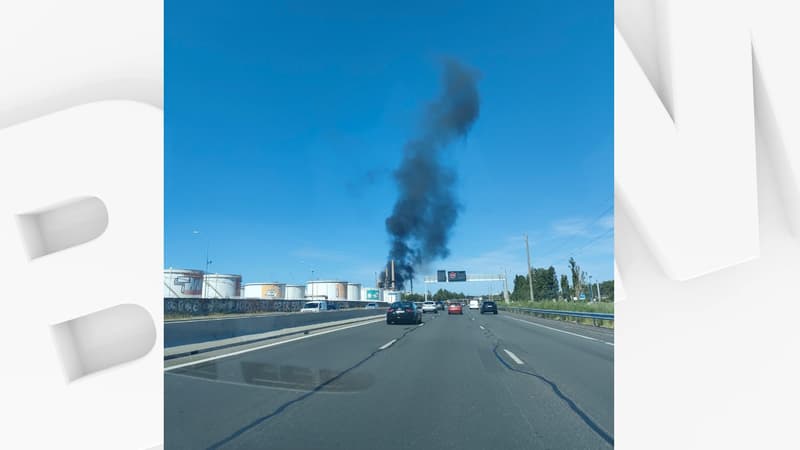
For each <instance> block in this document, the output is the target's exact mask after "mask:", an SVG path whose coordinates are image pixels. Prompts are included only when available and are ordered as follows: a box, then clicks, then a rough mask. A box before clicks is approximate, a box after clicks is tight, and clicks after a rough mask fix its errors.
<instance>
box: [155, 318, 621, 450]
mask: <svg viewBox="0 0 800 450" xmlns="http://www.w3.org/2000/svg"><path fill="white" fill-rule="evenodd" d="M541 322H542V323H545V324H547V325H546V326H549V327H551V328H560V329H562V328H563V329H567V326H566V325H562V324H552V322H551V321H541ZM576 330H577V331H576ZM568 331H570V332H575V333H578V332H579V331H581V330H580V328H577V329H576V328H569V329H568ZM590 332H594V331H593V330H587V333H586V335H590ZM594 336H596V334H595V335H594ZM609 341H610V339H609ZM381 348H383V349H381ZM512 355H513V356H512ZM520 362H521V364H520ZM164 382H165V385H164V387H165V448H167V449H183V448H186V449H189V448H191V449H195V448H225V449H228V448H231V449H248V448H253V449H269V448H278V449H293V448H297V449H307V448H341V449H360V448H361V449H373V448H389V449H392V448H397V449H411V448H413V449H424V448H441V449H448V448H452V449H496V448H504V449H523V448H524V449H530V448H554V449H558V448H565V449H572V448H581V449H593V448H609V447H611V446H612V445H611V443H613V438H612V437H611V436H613V346H611V345H607V344H604V343H603V342H602V341H600V340H597V341H591V340H587V339H582V338H579V337H576V336H573V335H569V334H565V333H561V332H557V331H553V330H550V329H547V328H542V327H539V326H534V325H530V324H528V323H523V322H520V321H518V320H513V319H512V318H511V316H507V315H506V314H504V313H501V314H499V315H497V316H485V315H484V316H481V315H478V314H476V313H473V312H468V313H467V314H465V315H464V316H447V315H446V314H442V313H440V314H438V315H425V324H424V325H423V326H422V327H417V326H411V325H393V326H388V325H386V324H385V323H383V322H380V323H377V324H370V325H364V326H359V327H353V328H349V329H345V330H342V331H337V332H333V333H328V334H325V335H322V336H317V337H311V338H308V339H303V340H298V341H294V342H289V343H286V344H282V345H277V346H273V347H270V348H266V349H262V350H257V351H253V352H249V353H244V354H240V355H236V356H233V357H228V358H221V359H217V360H214V361H210V362H206V363H203V364H199V365H195V366H190V367H183V368H180V369H176V370H171V371H167V372H165V380H164Z"/></svg>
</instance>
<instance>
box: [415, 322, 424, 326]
mask: <svg viewBox="0 0 800 450" xmlns="http://www.w3.org/2000/svg"><path fill="white" fill-rule="evenodd" d="M423 325H425V322H422V323H421V324H419V325H417V326H418V327H421V326H423Z"/></svg>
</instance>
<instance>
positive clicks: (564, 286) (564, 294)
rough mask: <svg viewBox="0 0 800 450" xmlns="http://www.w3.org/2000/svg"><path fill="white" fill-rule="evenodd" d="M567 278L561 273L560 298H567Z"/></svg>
mask: <svg viewBox="0 0 800 450" xmlns="http://www.w3.org/2000/svg"><path fill="white" fill-rule="evenodd" d="M569 297H570V295H569V279H568V278H567V276H566V275H564V274H562V275H561V298H563V299H564V300H569Z"/></svg>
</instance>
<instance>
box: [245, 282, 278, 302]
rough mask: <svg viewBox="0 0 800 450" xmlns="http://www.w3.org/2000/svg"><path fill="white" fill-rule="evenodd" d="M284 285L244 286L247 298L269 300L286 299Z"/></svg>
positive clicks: (252, 284)
mask: <svg viewBox="0 0 800 450" xmlns="http://www.w3.org/2000/svg"><path fill="white" fill-rule="evenodd" d="M285 291H286V284H284V283H247V284H245V285H244V296H245V298H263V299H267V300H271V299H278V298H284V292H285Z"/></svg>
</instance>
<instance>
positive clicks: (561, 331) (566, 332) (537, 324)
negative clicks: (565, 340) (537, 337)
mask: <svg viewBox="0 0 800 450" xmlns="http://www.w3.org/2000/svg"><path fill="white" fill-rule="evenodd" d="M503 317H505V318H507V319H511V320H516V321H517V322H522V323H527V324H528V325H535V326H537V327H542V328H547V329H548V330H553V331H558V332H559V333H564V334H569V335H571V336H575V337H579V338H583V339H588V340H590V341H597V342H602V343H604V344H608V345H611V346H613V345H614V344H612V343H610V342H606V341H601V340H600V339H596V338H593V337H589V336H584V335H582V334H578V333H571V332H569V331H564V330H559V329H558V328H553V327H548V326H547V325H542V324H540V323H535V322H529V321H527V320H522V319H517V318H516V317H509V316H507V315H504V316H503Z"/></svg>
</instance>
